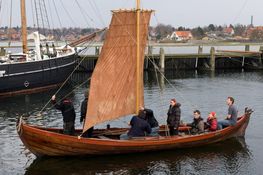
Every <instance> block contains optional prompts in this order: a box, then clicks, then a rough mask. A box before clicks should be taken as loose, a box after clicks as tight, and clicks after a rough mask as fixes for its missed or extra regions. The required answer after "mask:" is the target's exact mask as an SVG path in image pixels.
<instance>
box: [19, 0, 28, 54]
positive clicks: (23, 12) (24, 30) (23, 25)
mask: <svg viewBox="0 0 263 175" xmlns="http://www.w3.org/2000/svg"><path fill="white" fill-rule="evenodd" d="M20 3H21V4H20V6H21V28H22V29H21V31H22V47H23V53H24V54H26V53H27V24H26V4H25V0H21V1H20Z"/></svg>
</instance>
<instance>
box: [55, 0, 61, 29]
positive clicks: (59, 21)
mask: <svg viewBox="0 0 263 175" xmlns="http://www.w3.org/2000/svg"><path fill="white" fill-rule="evenodd" d="M52 2H53V5H54V9H55V12H56V16H57V18H58V23H59V27H60V28H61V29H62V28H63V27H62V23H61V20H60V17H59V15H58V9H57V5H56V3H55V0H52Z"/></svg>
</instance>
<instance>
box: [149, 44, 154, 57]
mask: <svg viewBox="0 0 263 175" xmlns="http://www.w3.org/2000/svg"><path fill="white" fill-rule="evenodd" d="M152 54H153V46H149V45H148V56H152Z"/></svg>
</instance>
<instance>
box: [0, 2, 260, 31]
mask: <svg viewBox="0 0 263 175" xmlns="http://www.w3.org/2000/svg"><path fill="white" fill-rule="evenodd" d="M34 1H35V0H26V3H27V16H28V18H27V23H28V26H33V25H34V24H36V19H34V20H33V18H32V16H33V15H32V14H33V13H35V12H33V11H35V8H32V3H33V4H34ZM44 1H45V2H46V7H47V11H48V12H49V13H48V16H49V24H50V26H51V28H59V27H82V28H84V27H97V28H103V27H107V26H108V24H109V22H110V18H111V10H113V9H120V8H122V9H123V8H126V9H130V8H135V5H136V3H135V0H44ZM1 2H2V5H1V11H0V26H1V27H2V26H9V23H10V7H11V0H0V3H1ZM19 3H20V0H12V22H11V23H12V25H11V26H20V7H19ZM54 3H55V6H54ZM141 6H142V8H144V9H153V10H155V13H154V15H153V16H152V19H151V26H156V25H157V24H159V23H162V24H166V25H167V24H170V25H172V26H174V27H179V26H184V27H190V28H193V27H198V26H208V25H209V24H216V25H229V24H238V23H240V24H246V25H247V24H250V21H251V16H252V15H253V18H254V22H253V23H254V25H256V26H257V25H262V26H263V10H262V7H263V1H262V0H183V1H182V0H141ZM55 7H56V8H55ZM56 11H57V13H58V14H59V15H58V16H59V17H57V15H56Z"/></svg>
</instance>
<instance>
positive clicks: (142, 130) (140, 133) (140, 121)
mask: <svg viewBox="0 0 263 175" xmlns="http://www.w3.org/2000/svg"><path fill="white" fill-rule="evenodd" d="M145 117H146V116H145V112H144V111H143V110H140V111H139V114H138V115H135V116H133V117H132V119H131V121H130V125H131V128H130V130H129V131H128V133H125V134H122V135H120V139H121V140H127V139H130V138H132V137H144V136H146V134H150V133H151V132H152V129H151V126H150V124H149V123H148V122H147V121H146V120H145Z"/></svg>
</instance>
